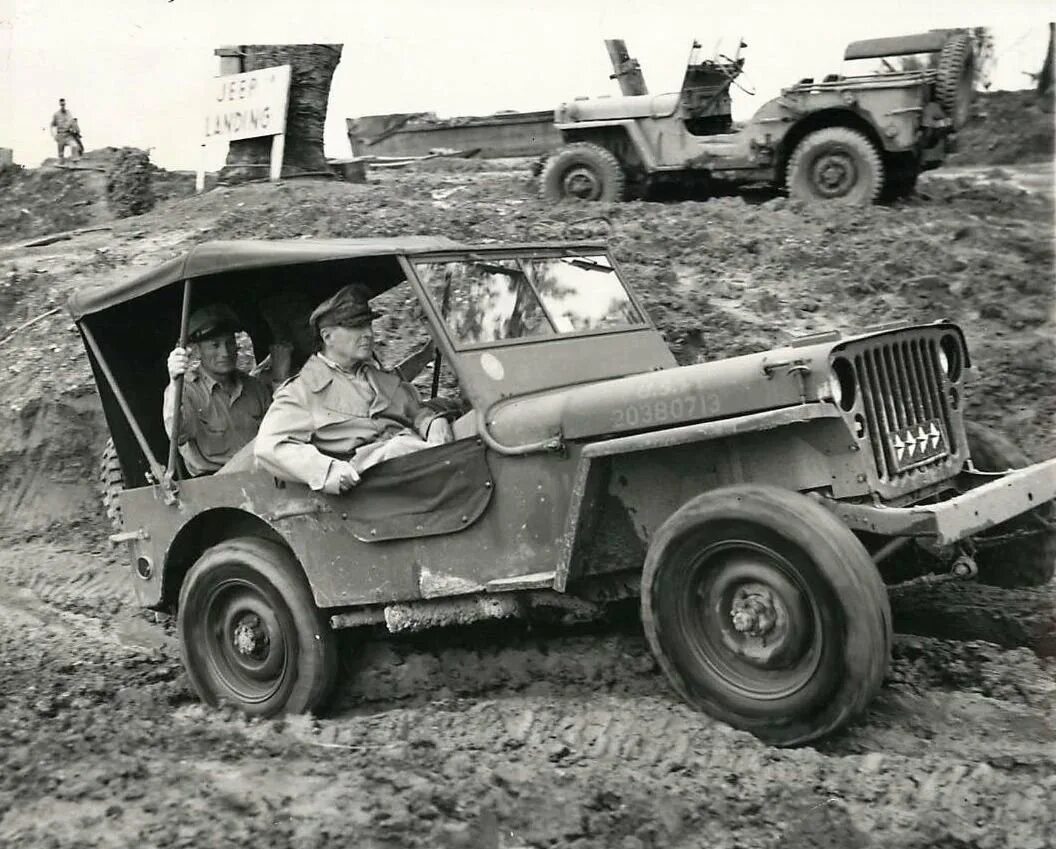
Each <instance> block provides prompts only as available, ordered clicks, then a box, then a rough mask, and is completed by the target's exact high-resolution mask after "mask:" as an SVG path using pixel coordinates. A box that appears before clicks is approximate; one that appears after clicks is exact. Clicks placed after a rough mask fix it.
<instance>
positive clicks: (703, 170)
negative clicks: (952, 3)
mask: <svg viewBox="0 0 1056 849" xmlns="http://www.w3.org/2000/svg"><path fill="white" fill-rule="evenodd" d="M698 51H699V45H696V44H694V52H693V55H691V57H690V61H689V63H688V65H687V68H686V73H685V77H684V79H683V82H682V87H681V89H680V90H679V91H677V92H671V93H665V94H658V95H650V94H644V93H638V94H630V95H625V96H622V97H594V98H577V99H576V100H573V101H571V102H566V103H562V104H560V105H559V106H558V107H557V109H556V110H555V111H554V125H555V127H556V129H557V130H558V131H559V132H560V134H561V137H562V141H563V142H564V147H562V148H561V149H559V150H557V151H556V152H554V153H553V154H552V155H550V157H549V158H548V159H547V160H546V162H545V165H544V166H543V169H542V175H541V183H540V192H541V194H542V196H543V198H545V199H547V200H550V201H559V200H563V199H566V198H567V199H581V200H601V201H619V200H624V199H629V198H633V197H645V196H648V195H649V194H650V192H651V191H652V190H653V188H655V187H657V186H661V185H663V184H665V183H666V184H669V185H670V184H677V185H680V186H683V187H684V186H687V185H696V186H697V187H698V188H705V189H711V190H714V191H718V190H720V189H721V190H728V189H729V188H730V187H737V186H742V185H749V184H752V185H767V186H771V187H773V188H776V189H784V190H787V192H788V194H789V195H790V196H791V197H793V198H796V199H801V200H808V201H817V200H821V201H829V202H834V203H871V202H873V201H876V200H879V199H881V198H883V199H894V198H897V197H903V196H905V195H908V194H910V193H912V191H913V189H914V187H915V185H916V181H917V177H918V175H919V174H920V173H921V171H924V170H927V169H930V168H935V167H938V166H939V165H940V164H941V163H942V162H943V161H944V159H945V157H946V154H947V151H948V150H950V149H952V146H953V145H954V142H955V138H956V131H958V130H960V129H961V128H962V127H963V126H964V124H965V122H966V121H967V119H968V111H969V106H970V104H971V97H972V85H973V64H974V54H973V49H972V41H971V38H970V36H969V35H967V34H966V33H964V32H961V31H950V30H938V31H933V32H928V33H922V34H919V35H910V36H901V37H898V38H878V39H870V40H867V41H858V42H853V43H852V44H850V45H848V47H847V49H846V51H845V54H844V57H845V59H847V60H862V59H873V58H883V57H889V56H904V55H910V56H914V57H915V56H917V55H919V54H930V55H932V56H934V57H936V58H935V60H934V65H935V67H933V68H927V69H921V70H905V71H895V70H894V66H893V65H891V63H887V65H888V67H889V68H890V69H891V70H890V71H886V72H881V73H874V72H870V73H858V74H854V75H850V76H844V75H840V74H830V75H828V76H826V77H825V78H824V79H821V80H815V79H813V78H806V79H802V80H800V81H799V82H797V83H796V84H794V85H791V86H788V87H787V88H784V89H782V91H781V94H780V96H778V97H776V98H774V99H773V100H770V101H768V102H767V103H764V104H763V105H762V106H761V107H760V108H759V109H758V110H757V111H756V113H755V114H754V115H753V116H752V117H751V118H750V119H749V120H748V121H747V122H746V123H745V124H744V126H741V127H734V125H733V119H732V114H731V99H730V89H731V87H732V86H738V87H739V86H740V83H739V82H738V78H740V77H741V75H742V73H743V70H744V61H745V60H744V58H743V57H741V56H739V55H738V56H734V57H728V56H721V55H720V56H719V57H717V58H715V59H704V60H701V59H700V58H699V55H698ZM885 61H886V59H885ZM616 76H619V73H617V75H616ZM642 88H643V87H642V86H637V87H636V88H635V89H634V90H635V91H641V90H642ZM744 90H745V91H747V92H748V93H749V94H754V93H755V92H754V91H750V90H748V89H747V88H745V89H744Z"/></svg>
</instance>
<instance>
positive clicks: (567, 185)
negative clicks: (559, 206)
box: [539, 142, 627, 203]
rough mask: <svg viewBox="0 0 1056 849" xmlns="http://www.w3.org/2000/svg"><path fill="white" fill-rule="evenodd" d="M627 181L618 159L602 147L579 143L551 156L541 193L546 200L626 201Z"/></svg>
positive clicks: (544, 174)
mask: <svg viewBox="0 0 1056 849" xmlns="http://www.w3.org/2000/svg"><path fill="white" fill-rule="evenodd" d="M626 190H627V178H626V175H624V173H623V168H622V167H621V166H620V163H619V160H618V159H616V157H615V156H613V155H612V153H611V152H610V151H608V150H606V149H605V148H603V147H602V146H601V145H597V144H593V143H591V142H576V143H575V144H570V145H567V146H565V147H563V148H561V150H559V151H557V153H554V154H552V155H551V156H550V157H549V158H548V159H547V160H546V165H545V166H544V167H543V173H542V178H541V185H540V186H539V193H540V195H541V196H542V198H543V200H547V201H550V202H551V203H557V202H558V201H562V200H596V201H608V202H615V201H621V200H623V199H624V195H625V194H626Z"/></svg>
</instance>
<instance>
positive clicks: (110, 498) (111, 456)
mask: <svg viewBox="0 0 1056 849" xmlns="http://www.w3.org/2000/svg"><path fill="white" fill-rule="evenodd" d="M124 488H125V475H124V472H122V471H121V461H120V460H118V459H117V449H116V448H115V447H114V440H113V439H108V440H106V446H105V447H104V448H103V456H102V457H101V458H100V459H99V494H100V495H101V496H102V499H103V509H104V510H106V515H107V516H108V517H109V519H110V524H111V525H113V528H114V531H115V532H120V531H122V530H123V527H122V526H123V524H124V522H123V519H122V516H121V503H120V502H119V501H118V498H117V496H118V495H119V494H120V493H121V491H122V490H123V489H124Z"/></svg>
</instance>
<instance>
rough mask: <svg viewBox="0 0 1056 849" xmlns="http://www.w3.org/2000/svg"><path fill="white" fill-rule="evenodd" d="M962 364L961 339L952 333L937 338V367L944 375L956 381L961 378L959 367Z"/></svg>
mask: <svg viewBox="0 0 1056 849" xmlns="http://www.w3.org/2000/svg"><path fill="white" fill-rule="evenodd" d="M963 364H964V354H963V353H962V348H961V341H960V339H958V338H957V337H956V336H954V335H953V334H950V333H947V334H946V335H945V336H943V337H942V338H941V339H940V340H939V367H940V368H941V369H942V373H943V374H945V375H946V377H947V378H948V379H949V380H950V381H952V382H953V383H956V382H957V381H958V380H960V379H961V368H962V366H963Z"/></svg>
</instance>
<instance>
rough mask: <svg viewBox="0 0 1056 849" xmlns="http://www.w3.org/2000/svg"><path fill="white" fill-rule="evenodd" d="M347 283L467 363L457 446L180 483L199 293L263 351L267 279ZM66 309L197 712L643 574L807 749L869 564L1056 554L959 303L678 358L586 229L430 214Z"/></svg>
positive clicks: (1020, 575)
mask: <svg viewBox="0 0 1056 849" xmlns="http://www.w3.org/2000/svg"><path fill="white" fill-rule="evenodd" d="M350 281H361V282H363V283H364V284H366V285H368V286H369V287H371V290H372V291H373V293H374V300H375V302H385V301H387V302H388V303H389V304H392V305H395V306H397V307H399V308H401V309H403V311H404V314H405V315H408V316H409V315H412V314H418V315H420V316H421V318H422V319H423V333H428V334H430V335H431V336H432V337H433V339H434V340H435V341H436V345H437V350H438V352H439V353H438V359H437V363H436V365H435V366H434V369H439V368H440V367H441V365H442V364H446V367H448V368H450V370H451V373H452V375H453V378H452V379H451V380H450V381H445V380H444V379H442V375H440V376H438V377H437V378H436V379H431V380H430V378H428V377H426V378H425V379H426V382H427V383H431V386H432V389H431V394H436V393H437V392H438V391H439V389H440V387H442V386H445V385H450V383H451V382H452V381H454V382H457V386H458V388H459V390H460V392H461V394H462V397H463V400H464V402H466V403H467V404H468V406H469V412H468V413H466V414H464V415H462V416H460V417H459V418H458V419H457V420H456V421H455V425H454V426H455V433H456V436H457V437H459V438H458V439H457V441H456V442H454V443H452V444H450V445H445V446H440V447H437V448H433V449H430V450H427V451H422V452H419V453H418V454H415V455H410V456H408V457H403V458H398V459H396V460H391V461H388V462H386V463H383V464H381V465H379V466H377V467H375V468H374V469H372V470H371V471H370V472H369V473H368V474H367V475H365V476H364V479H363V482H362V483H361V485H360V486H359V487H357V488H356V489H354V490H352V491H351V492H350V493H348V494H346V495H342V496H331V495H326V494H323V493H318V492H313V491H310V490H309V489H308V488H307V487H304V486H299V485H295V484H286V483H283V482H281V481H277V480H275V479H274V478H272V477H270V476H269V475H267V474H265V473H264V472H262V471H259V470H257V471H241V472H236V473H231V474H224V473H218V474H216V475H213V476H211V477H201V478H194V479H183V480H181V479H180V476H179V470H178V468H177V466H176V464H175V462H174V453H173V452H171V451H170V445H169V441H168V439H167V438H166V437H165V434H164V431H163V429H162V426H161V416H160V410H161V393H162V390H163V388H164V365H163V363H164V358H165V355H166V353H167V352H168V349H169V348H170V347H171V345H172V340H173V339H175V338H185V337H186V316H187V314H188V311H189V309H190V308H191V307H192V306H193V305H194V304H195V303H203V302H206V301H217V300H219V301H225V302H228V303H230V304H231V305H233V306H235V307H237V308H238V309H239V311H241V312H242V313H243V315H246V313H247V312H248V313H249V315H248V317H247V320H249V321H250V323H251V324H253V323H254V320H255V322H256V325H257V326H258V327H259V328H260V329H259V331H258V332H255V333H253V334H252V335H253V342H254V344H255V345H256V346H257V348H258V350H265V349H266V346H267V343H268V341H269V340H268V335H267V334H268V331H267V326H268V323H267V321H266V320H265V319H266V316H263V315H260V314H259V313H260V310H261V309H262V308H263V305H265V304H267V303H268V302H269V301H270V299H269V295H274V294H276V293H278V292H281V291H284V290H286V289H289V288H296V289H298V290H300V291H303V292H305V293H307V294H309V295H310V296H311V297H312V298H313V299H318V300H322V298H324V297H326V296H328V295H329V294H331V293H332V292H334V291H336V290H337V288H339V287H340V286H342V285H345V284H347V283H348V282H350ZM70 310H71V312H72V314H73V316H74V318H75V320H76V321H77V324H78V327H79V329H80V332H81V334H82V337H83V339H84V342H85V345H86V347H87V349H88V353H89V357H90V359H91V362H92V367H93V370H94V373H95V376H96V380H97V382H98V384H99V388H100V394H101V397H102V400H103V404H104V408H105V412H106V416H107V420H108V423H109V427H110V430H111V433H112V436H113V440H114V445H115V450H116V456H117V459H118V462H119V465H120V477H121V478H122V480H123V482H124V486H125V487H126V488H125V490H124V491H123V492H121V493H120V495H119V496H118V500H119V503H120V506H121V514H122V519H123V522H124V529H123V530H122V531H121V532H120V533H118V534H116V535H115V536H114V537H113V539H114V540H115V541H116V542H124V543H127V544H128V546H129V552H130V556H131V561H132V573H133V577H132V580H133V582H134V585H135V588H136V592H137V594H138V597H139V600H140V601H141V603H142V604H143V605H144V606H146V607H148V608H153V609H162V610H175V611H176V613H177V616H178V620H177V624H178V632H179V636H180V642H181V650H182V653H183V658H184V662H185V664H186V666H187V671H188V674H189V676H190V679H191V681H192V683H193V684H194V686H195V688H196V690H197V691H198V693H199V694H200V695H201V697H202V698H203V699H204V700H205V701H207V702H209V703H211V704H216V703H218V702H221V701H226V702H232V703H234V704H236V705H238V706H240V707H241V708H242V709H243V710H245V711H246V712H248V713H250V714H256V715H264V716H270V715H274V714H276V713H279V712H282V711H304V710H312V709H318V708H321V707H323V706H324V705H325V703H326V700H327V697H328V696H329V695H330V693H331V692H332V689H333V685H334V682H335V679H336V676H337V673H338V648H337V639H336V631H338V630H339V629H343V628H361V627H372V628H382V627H383V628H385V629H387V630H388V631H390V632H398V631H404V630H411V629H419V628H426V627H430V626H433V625H443V624H457V623H462V622H470V621H474V620H478V619H485V618H502V617H509V616H517V615H525V614H530V613H531V612H532V610H533V609H537V608H540V607H542V608H558V609H563V610H568V611H571V612H574V613H576V614H577V615H592V614H595V613H598V612H600V611H601V610H602V609H603V608H604V606H605V604H607V603H608V602H610V601H613V600H617V599H621V598H627V597H633V596H636V595H640V599H641V610H642V621H643V626H644V629H645V632H646V636H647V638H648V640H649V643H650V646H651V648H652V650H653V652H654V653H655V655H656V657H657V659H658V661H659V663H660V665H661V666H662V668H663V669H664V671H665V672H666V674H667V676H668V678H669V679H670V681H671V683H672V685H673V686H674V688H675V689H676V690H677V691H678V692H679V694H680V695H681V696H682V697H683V698H684V699H686V701H687V702H689V703H690V704H691V705H694V706H696V707H697V708H699V709H702V710H705V711H707V712H708V713H710V714H712V715H714V716H716V717H718V718H720V719H722V720H724V721H727V722H729V723H731V724H733V725H735V726H737V727H740V728H745V729H748V730H750V731H752V732H754V733H755V734H757V735H758V736H760V737H762V738H763V739H765V740H768V741H771V742H774V743H778V744H795V743H801V742H805V741H808V740H812V739H815V738H817V737H819V736H822V735H824V734H827V733H830V732H832V731H834V730H836V729H838V728H841V727H843V726H844V725H846V724H847V723H849V722H851V721H852V720H853V719H854V718H855V717H857V716H858V715H860V713H861V712H862V711H863V710H864V709H865V707H866V705H867V704H868V703H869V701H870V699H871V698H872V696H873V695H874V694H875V692H876V691H877V689H878V688H879V686H880V683H881V681H882V679H883V676H884V672H885V670H886V668H887V664H888V659H889V653H890V642H891V617H890V611H889V607H888V600H887V590H886V588H885V581H884V579H885V578H887V579H889V580H895V579H904V578H906V577H907V572H909V573H913V574H919V573H920V572H921V571H927V572H932V571H934V572H938V573H942V574H939V575H936V576H931V577H930V580H942V579H949V578H956V577H967V576H971V575H973V574H975V573H976V572H977V571H978V573H979V575H980V577H981V578H983V579H985V580H990V581H994V582H999V583H1004V584H1011V585H1014V584H1021V583H1032V582H1040V581H1043V580H1047V579H1049V578H1051V576H1052V572H1053V565H1054V564H1053V561H1054V554H1056V533H1054V530H1053V522H1052V505H1051V504H1050V503H1049V502H1050V501H1051V500H1052V499H1053V498H1054V497H1056V474H1054V471H1056V461H1054V460H1050V461H1048V462H1046V463H1040V464H1036V465H1033V466H1028V465H1027V461H1026V459H1025V458H1023V457H1022V455H1020V454H1019V453H1018V452H1017V451H1016V450H1015V449H1014V448H1013V447H1011V446H1008V445H1007V444H1005V443H1002V442H1001V441H1000V440H998V439H996V438H994V437H993V436H992V435H991V434H989V432H987V431H985V430H982V429H978V428H973V427H970V426H968V425H966V423H965V422H964V419H963V414H962V410H963V403H964V391H965V386H966V384H967V383H968V381H969V379H970V377H971V376H972V374H973V369H972V364H971V361H970V358H969V354H968V351H967V348H966V346H965V343H964V339H963V335H962V333H961V331H960V329H959V328H958V327H957V326H955V325H953V324H951V323H948V322H939V323H935V324H928V325H923V326H898V327H886V328H879V329H875V330H873V331H872V332H868V333H865V334H863V335H860V336H854V337H850V338H841V337H840V335H839V334H837V333H830V334H822V335H818V336H813V337H809V338H805V339H801V340H798V341H797V342H795V343H793V344H791V345H789V346H786V347H783V348H779V349H775V350H771V351H765V352H760V353H756V354H750V355H747V356H741V357H736V358H733V359H728V360H722V361H718V362H710V363H701V364H698V365H692V366H684V367H677V366H676V364H675V361H674V358H673V356H672V355H671V353H670V351H669V350H668V348H667V346H666V345H665V344H664V341H663V339H662V337H661V336H660V334H659V333H658V332H657V331H656V329H655V328H654V327H653V325H652V323H651V322H650V320H649V318H648V317H647V316H646V314H645V312H644V311H643V310H642V308H641V306H640V304H639V303H638V301H637V299H636V298H635V296H634V294H633V292H631V291H630V290H629V289H628V288H627V287H626V286H625V284H624V281H623V279H622V275H621V274H620V271H619V268H618V265H617V263H616V262H615V261H614V260H613V258H612V257H611V256H610V255H609V253H608V251H607V250H606V249H605V248H604V247H603V246H600V245H582V244H576V245H564V244H543V245H528V246H514V247H496V246H481V247H463V246H458V245H454V244H453V243H450V242H448V241H446V240H441V239H429V238H417V239H416V238H407V239H398V240H296V241H292V242H282V241H268V242H227V243H224V242H217V243H206V244H202V245H199V246H197V247H195V248H194V249H192V250H191V251H190V252H189V253H188V254H186V255H185V256H182V257H179V258H177V259H174V260H172V261H170V262H168V263H166V264H164V265H162V266H160V267H158V268H157V269H154V270H152V271H150V272H148V273H146V274H143V275H141V276H139V277H137V278H135V279H133V280H131V281H128V282H125V283H120V284H117V285H114V286H111V287H104V288H101V289H95V290H87V291H80V292H77V293H76V294H75V295H74V296H73V297H72V298H71V300H70ZM148 316H149V317H150V320H149V321H145V320H143V319H144V318H145V317H148ZM181 325H182V329H181ZM166 453H168V456H169V458H170V459H169V463H168V465H167V466H166V465H163V464H162V463H161V462H160V461H159V459H158V458H159V457H164V456H166ZM1017 466H1026V467H1025V468H1022V469H1019V470H1017V471H1010V469H1011V468H1012V467H1017ZM910 555H912V556H910ZM921 566H923V570H921ZM914 570H915V571H914ZM909 579H910V580H915V579H916V578H914V577H910V578H909Z"/></svg>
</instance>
